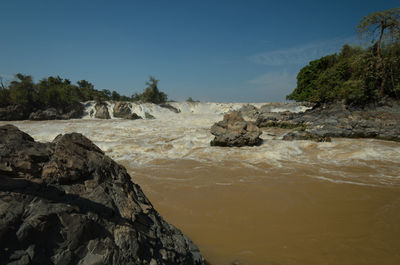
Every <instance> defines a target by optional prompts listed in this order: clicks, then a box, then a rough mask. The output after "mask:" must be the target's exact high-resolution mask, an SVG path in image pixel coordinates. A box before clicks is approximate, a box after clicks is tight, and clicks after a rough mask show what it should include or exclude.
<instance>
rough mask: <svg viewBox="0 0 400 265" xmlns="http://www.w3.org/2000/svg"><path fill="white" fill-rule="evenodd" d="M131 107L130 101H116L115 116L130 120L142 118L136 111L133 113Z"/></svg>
mask: <svg viewBox="0 0 400 265" xmlns="http://www.w3.org/2000/svg"><path fill="white" fill-rule="evenodd" d="M131 108H132V104H131V103H129V102H122V101H119V102H117V103H115V105H114V109H113V111H114V117H117V118H123V119H129V120H136V119H141V118H142V117H140V116H139V115H137V114H136V113H132V111H131Z"/></svg>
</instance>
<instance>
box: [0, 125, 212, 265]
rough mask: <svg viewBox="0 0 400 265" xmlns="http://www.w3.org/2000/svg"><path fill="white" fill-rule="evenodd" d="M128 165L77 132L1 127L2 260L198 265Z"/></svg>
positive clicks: (198, 257)
mask: <svg viewBox="0 0 400 265" xmlns="http://www.w3.org/2000/svg"><path fill="white" fill-rule="evenodd" d="M203 263H204V260H203V258H202V256H201V254H200V252H199V250H198V248H197V247H196V246H195V245H194V244H193V243H192V242H191V241H190V239H189V238H187V237H186V236H184V235H183V234H182V233H181V232H180V231H179V230H178V229H176V228H175V227H173V226H172V225H170V224H168V223H167V222H165V221H164V220H163V218H162V217H161V216H160V215H159V214H158V213H157V211H156V210H155V209H154V208H153V206H152V204H151V203H150V202H149V200H148V199H147V198H146V196H145V195H144V194H143V192H142V190H141V188H140V187H139V186H138V185H136V184H134V183H133V182H132V181H131V178H130V176H129V175H128V173H127V172H126V170H125V168H124V167H122V166H120V165H118V164H117V163H115V162H114V161H113V160H112V159H110V158H109V157H107V156H106V155H104V153H103V152H102V151H101V150H100V149H99V148H98V147H97V146H96V145H94V144H93V143H92V142H91V141H90V140H89V139H87V138H86V137H84V136H83V135H81V134H78V133H71V134H66V135H59V136H57V137H56V138H55V139H54V141H53V142H52V143H39V142H35V141H34V140H33V139H32V137H30V136H29V135H28V134H26V133H24V132H22V131H20V130H18V128H16V127H15V126H12V125H5V126H1V127H0V264H60V265H61V264H88V265H90V264H93V265H94V264H121V265H123V264H171V265H172V264H203Z"/></svg>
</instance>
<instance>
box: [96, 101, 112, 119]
mask: <svg viewBox="0 0 400 265" xmlns="http://www.w3.org/2000/svg"><path fill="white" fill-rule="evenodd" d="M94 108H95V109H96V114H95V115H94V117H95V118H97V119H111V117H110V113H109V112H108V107H107V103H105V102H99V103H96V105H95V106H94Z"/></svg>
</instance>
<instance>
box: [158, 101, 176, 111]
mask: <svg viewBox="0 0 400 265" xmlns="http://www.w3.org/2000/svg"><path fill="white" fill-rule="evenodd" d="M158 106H160V107H161V108H165V109H169V110H170V111H172V112H175V113H180V112H181V110H179V109H177V108H175V107H174V106H172V105H170V104H167V103H162V104H159V105H158Z"/></svg>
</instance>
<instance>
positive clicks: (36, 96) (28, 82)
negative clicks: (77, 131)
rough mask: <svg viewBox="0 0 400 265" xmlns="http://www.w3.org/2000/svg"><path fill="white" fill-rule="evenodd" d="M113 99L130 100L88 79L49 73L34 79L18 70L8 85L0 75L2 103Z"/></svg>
mask: <svg viewBox="0 0 400 265" xmlns="http://www.w3.org/2000/svg"><path fill="white" fill-rule="evenodd" d="M111 99H112V100H130V98H129V97H126V96H121V95H119V94H118V93H117V92H115V91H113V92H111V91H110V90H108V89H103V90H102V91H99V90H96V89H95V88H94V85H93V84H92V83H90V82H88V81H86V80H81V81H78V82H77V85H74V84H72V83H71V81H70V80H69V79H63V78H61V77H59V76H56V77H53V76H50V77H47V78H43V79H42V80H40V81H39V82H38V83H34V82H33V79H32V76H30V75H23V74H20V73H19V74H16V75H15V80H13V81H11V82H10V85H9V86H5V85H4V83H3V80H2V79H0V107H6V106H8V105H12V104H23V105H26V106H28V107H30V108H37V109H44V108H48V107H54V108H57V109H61V110H62V109H66V108H67V107H68V106H70V105H72V104H75V103H76V102H81V101H88V100H96V101H98V102H101V101H104V100H111Z"/></svg>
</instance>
